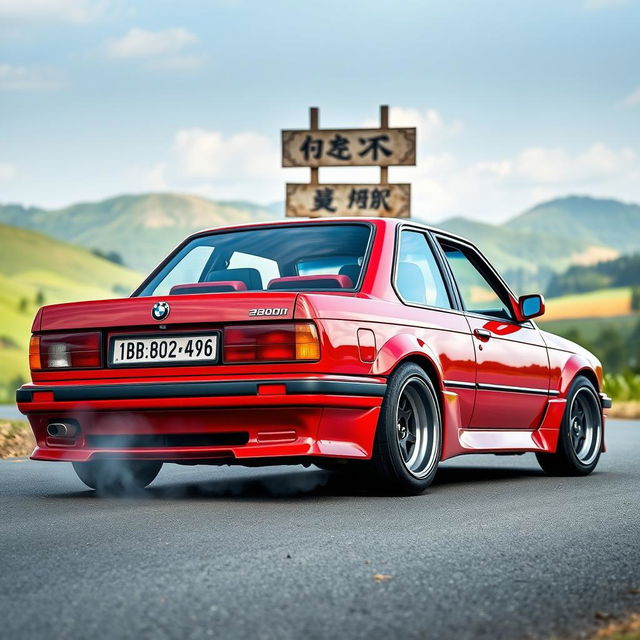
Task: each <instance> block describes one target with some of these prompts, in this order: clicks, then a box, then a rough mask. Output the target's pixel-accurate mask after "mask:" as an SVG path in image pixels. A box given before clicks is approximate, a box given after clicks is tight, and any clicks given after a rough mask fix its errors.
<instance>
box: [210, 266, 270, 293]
mask: <svg viewBox="0 0 640 640" xmlns="http://www.w3.org/2000/svg"><path fill="white" fill-rule="evenodd" d="M230 280H231V281H237V280H240V282H243V283H244V285H245V286H246V288H247V289H248V290H249V291H262V276H261V275H260V272H259V271H258V270H257V269H253V268H251V267H244V268H242V269H218V270H217V271H209V273H208V274H207V276H206V278H204V280H203V281H204V282H229V281H230Z"/></svg>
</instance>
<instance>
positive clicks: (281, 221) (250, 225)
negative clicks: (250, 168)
mask: <svg viewBox="0 0 640 640" xmlns="http://www.w3.org/2000/svg"><path fill="white" fill-rule="evenodd" d="M354 222H360V223H362V222H365V223H369V224H374V225H376V226H385V227H397V226H398V225H400V224H409V225H411V226H415V227H420V228H422V229H425V230H427V231H432V232H434V233H438V234H440V235H444V236H448V237H450V238H454V239H457V240H464V241H465V242H470V241H469V240H467V239H466V238H464V237H463V236H459V235H457V234H455V233H451V232H450V231H447V230H446V229H440V228H438V227H434V226H432V225H429V224H426V223H425V222H422V221H421V220H417V219H415V218H375V217H361V216H335V217H333V216H332V217H330V218H329V217H327V218H302V217H300V218H298V217H296V218H277V219H275V220H265V221H259V222H245V223H243V224H234V225H228V226H221V227H212V228H209V229H202V230H201V231H197V232H196V233H194V234H192V235H190V236H189V237H188V238H187V239H189V238H195V237H198V236H202V235H207V234H208V233H220V232H221V231H234V230H236V229H259V228H260V227H274V226H288V225H299V224H327V223H339V224H344V223H354Z"/></svg>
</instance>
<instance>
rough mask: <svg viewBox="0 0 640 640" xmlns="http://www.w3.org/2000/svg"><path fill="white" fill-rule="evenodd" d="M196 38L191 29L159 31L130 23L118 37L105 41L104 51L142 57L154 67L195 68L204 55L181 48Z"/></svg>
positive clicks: (113, 55)
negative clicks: (125, 30)
mask: <svg viewBox="0 0 640 640" xmlns="http://www.w3.org/2000/svg"><path fill="white" fill-rule="evenodd" d="M198 42H199V40H198V36H196V35H195V33H192V32H191V31H189V30H188V29H183V28H181V27H176V28H173V29H165V30H163V31H147V30H146V29H140V28H139V27H134V28H132V29H130V30H129V31H128V32H127V33H126V34H125V35H124V36H122V37H121V38H118V39H116V40H112V41H111V42H109V43H108V45H107V54H108V55H109V56H110V57H111V58H119V59H132V58H133V59H139V60H145V61H147V62H148V65H149V66H150V67H152V68H154V69H169V70H186V69H195V68H197V67H200V66H201V65H202V64H203V63H204V61H205V57H204V56H203V55H198V54H193V53H185V52H184V50H185V49H188V48H190V47H192V46H193V45H195V44H197V43H198Z"/></svg>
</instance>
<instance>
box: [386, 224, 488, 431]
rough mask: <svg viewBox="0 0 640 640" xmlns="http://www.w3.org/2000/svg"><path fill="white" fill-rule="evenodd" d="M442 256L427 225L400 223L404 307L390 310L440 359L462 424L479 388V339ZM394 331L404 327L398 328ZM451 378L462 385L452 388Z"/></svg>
mask: <svg viewBox="0 0 640 640" xmlns="http://www.w3.org/2000/svg"><path fill="white" fill-rule="evenodd" d="M437 255H438V249H437V247H436V246H435V244H434V243H433V242H432V241H431V240H430V238H429V235H428V233H427V232H426V231H425V230H423V229H420V228H415V227H410V226H408V225H407V226H404V225H403V226H402V227H400V228H399V233H398V236H397V245H396V260H395V267H394V275H393V285H394V289H395V292H396V294H397V296H398V297H399V298H400V300H401V301H402V303H403V306H402V307H401V308H398V306H397V305H395V304H394V305H393V310H390V312H389V313H390V314H392V315H393V317H394V319H395V321H396V322H398V323H401V324H402V325H405V326H406V327H407V328H410V331H411V333H413V334H414V335H415V336H416V337H417V338H418V340H419V341H420V342H423V343H424V344H426V345H427V347H428V349H429V351H430V352H431V353H432V354H433V355H434V356H435V358H436V359H437V360H438V362H439V363H440V366H441V371H442V375H443V379H444V386H445V388H446V391H447V392H449V393H451V394H452V396H453V394H455V396H456V400H455V402H454V404H455V405H456V407H457V409H456V410H457V411H459V418H458V421H459V425H460V426H465V427H466V426H467V425H468V424H469V421H470V420H471V416H472V413H473V407H474V403H475V393H476V392H475V368H476V365H475V357H474V347H473V338H472V336H471V332H470V330H469V323H468V322H467V321H466V319H465V317H464V315H462V314H461V313H460V312H459V310H458V309H456V303H455V301H454V292H453V290H451V288H450V286H449V283H448V278H445V272H444V268H445V265H444V264H443V263H442V261H441V260H439V259H438V257H437ZM393 331H394V332H397V331H398V329H397V328H396V327H393ZM450 380H455V381H456V385H455V386H454V387H451V388H447V387H448V386H449V385H448V384H447V382H448V381H450ZM449 399H451V398H449Z"/></svg>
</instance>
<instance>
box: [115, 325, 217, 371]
mask: <svg viewBox="0 0 640 640" xmlns="http://www.w3.org/2000/svg"><path fill="white" fill-rule="evenodd" d="M217 360H218V334H217V333H208V334H202V335H192V334H187V335H185V334H182V335H166V336H126V337H121V338H118V337H116V338H112V339H111V349H110V358H109V362H110V364H112V365H127V364H132V365H138V364H169V363H177V364H184V363H190V362H208V363H213V362H216V361H217Z"/></svg>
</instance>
